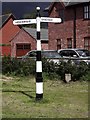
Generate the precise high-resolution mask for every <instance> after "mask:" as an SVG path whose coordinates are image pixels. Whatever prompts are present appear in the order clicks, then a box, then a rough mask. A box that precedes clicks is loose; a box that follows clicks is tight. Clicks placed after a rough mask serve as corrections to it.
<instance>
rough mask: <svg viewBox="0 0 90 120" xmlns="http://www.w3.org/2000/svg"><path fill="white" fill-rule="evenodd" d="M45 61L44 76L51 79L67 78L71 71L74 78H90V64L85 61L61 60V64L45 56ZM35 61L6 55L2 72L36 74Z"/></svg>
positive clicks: (23, 74) (74, 79)
mask: <svg viewBox="0 0 90 120" xmlns="http://www.w3.org/2000/svg"><path fill="white" fill-rule="evenodd" d="M42 61H43V73H44V77H46V78H48V79H51V80H57V79H58V80H59V79H62V80H64V79H65V74H66V73H70V74H71V76H72V80H73V81H76V80H81V79H82V80H85V78H86V80H90V79H89V78H90V74H89V73H90V65H87V64H86V63H85V62H81V63H80V64H79V65H76V64H72V63H71V61H68V62H67V63H66V62H63V61H62V62H59V64H56V63H54V62H53V61H50V60H47V59H45V58H43V59H42ZM35 71H36V70H35V61H34V60H33V59H27V60H25V61H23V60H20V59H17V58H11V57H10V56H8V57H6V56H4V57H3V58H2V73H3V74H13V75H20V76H28V75H35Z"/></svg>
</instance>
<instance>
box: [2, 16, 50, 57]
mask: <svg viewBox="0 0 90 120" xmlns="http://www.w3.org/2000/svg"><path fill="white" fill-rule="evenodd" d="M14 19H15V17H14V15H12V14H6V15H2V16H0V20H2V24H1V25H0V55H2V56H4V55H6V56H8V55H10V56H12V57H19V56H23V55H25V54H26V53H27V52H28V51H30V50H35V49H36V37H35V35H36V31H35V29H34V30H33V29H31V28H22V27H21V26H20V25H17V26H15V25H13V20H14ZM29 29H30V30H29ZM32 32H33V34H32ZM41 34H42V35H41V37H42V42H41V44H42V49H48V33H47V30H42V32H41ZM46 36H47V37H46Z"/></svg>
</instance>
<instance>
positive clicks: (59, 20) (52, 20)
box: [40, 17, 62, 23]
mask: <svg viewBox="0 0 90 120" xmlns="http://www.w3.org/2000/svg"><path fill="white" fill-rule="evenodd" d="M40 21H41V22H53V23H61V22H62V20H61V18H49V17H41V20H40Z"/></svg>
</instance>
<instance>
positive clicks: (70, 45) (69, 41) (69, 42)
mask: <svg viewBox="0 0 90 120" xmlns="http://www.w3.org/2000/svg"><path fill="white" fill-rule="evenodd" d="M67 48H72V38H67Z"/></svg>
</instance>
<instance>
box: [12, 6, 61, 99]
mask: <svg viewBox="0 0 90 120" xmlns="http://www.w3.org/2000/svg"><path fill="white" fill-rule="evenodd" d="M36 10H37V16H36V19H22V20H14V21H13V24H14V25H24V24H36V27H37V28H36V29H37V32H36V34H37V53H36V100H41V99H42V98H43V77H42V60H41V40H40V23H41V22H51V23H61V18H49V17H40V7H37V8H36Z"/></svg>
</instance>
